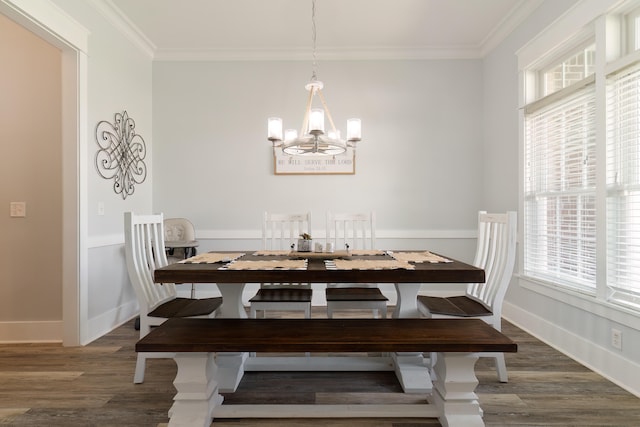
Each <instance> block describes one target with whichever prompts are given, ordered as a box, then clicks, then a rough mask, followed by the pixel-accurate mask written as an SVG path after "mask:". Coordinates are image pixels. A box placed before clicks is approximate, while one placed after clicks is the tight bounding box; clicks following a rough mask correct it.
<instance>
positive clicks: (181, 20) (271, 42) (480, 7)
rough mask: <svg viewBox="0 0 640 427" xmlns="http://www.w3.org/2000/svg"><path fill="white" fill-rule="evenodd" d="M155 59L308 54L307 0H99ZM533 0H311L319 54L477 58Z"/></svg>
mask: <svg viewBox="0 0 640 427" xmlns="http://www.w3.org/2000/svg"><path fill="white" fill-rule="evenodd" d="M102 2H103V8H104V9H109V12H110V13H111V15H112V17H113V16H116V17H118V18H119V19H120V20H121V23H122V22H124V23H126V24H127V25H124V27H126V28H127V31H128V32H129V34H131V35H133V36H135V37H136V38H137V39H138V40H139V43H141V44H144V45H145V46H146V48H147V49H148V50H149V51H150V52H151V53H152V54H153V55H154V57H155V58H156V59H168V60H170V59H173V60H177V59H265V58H269V59H308V58H309V57H310V52H311V46H312V44H311V0H102ZM540 3H541V0H317V1H316V25H317V51H318V58H319V59H331V58H335V59H340V58H352V59H358V58H385V57H387V58H442V57H481V56H483V55H484V54H485V53H486V52H487V51H488V50H489V49H491V48H492V47H494V46H495V45H496V44H497V43H498V42H499V41H500V40H501V39H502V38H503V37H504V36H506V35H507V34H508V33H509V32H510V31H511V30H513V29H514V28H515V27H516V26H517V25H518V24H519V23H520V22H521V21H522V20H523V19H524V18H525V17H526V16H527V15H528V14H529V13H531V12H532V11H533V10H534V9H535V8H536V7H537V6H538V5H539V4H540Z"/></svg>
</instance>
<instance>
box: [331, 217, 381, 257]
mask: <svg viewBox="0 0 640 427" xmlns="http://www.w3.org/2000/svg"><path fill="white" fill-rule="evenodd" d="M326 222H327V223H326V233H327V234H326V237H325V244H326V243H333V245H334V248H335V249H336V250H344V249H346V247H347V245H349V249H375V248H376V231H375V230H376V216H375V213H374V212H368V213H332V212H327V217H326Z"/></svg>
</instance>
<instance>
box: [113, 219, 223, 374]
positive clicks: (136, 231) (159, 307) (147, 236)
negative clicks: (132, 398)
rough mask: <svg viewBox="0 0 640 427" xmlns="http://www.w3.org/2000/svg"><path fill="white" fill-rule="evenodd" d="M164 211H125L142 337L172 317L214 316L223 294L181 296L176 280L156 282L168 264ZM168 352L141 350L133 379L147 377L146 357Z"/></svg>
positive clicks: (128, 257) (131, 277) (128, 255)
mask: <svg viewBox="0 0 640 427" xmlns="http://www.w3.org/2000/svg"><path fill="white" fill-rule="evenodd" d="M163 228H164V221H163V216H162V214H158V215H135V214H133V213H132V212H125V214H124V240H125V257H126V263H127V271H128V273H129V280H130V281H131V285H132V286H133V289H134V290H135V293H136V297H137V300H138V306H139V309H140V338H142V337H144V336H145V335H147V334H148V333H149V332H150V331H151V328H152V327H153V326H157V325H160V324H162V323H163V322H164V321H166V320H167V319H169V318H172V317H215V315H216V311H217V310H218V308H219V307H220V305H221V304H222V298H220V297H214V298H203V299H192V298H180V297H178V296H177V294H176V288H175V285H174V284H173V283H163V284H159V283H154V281H153V272H154V271H155V270H156V269H158V268H161V267H165V266H166V265H168V262H167V256H166V254H165V246H164V229H163ZM171 357H173V354H169V353H138V355H137V361H136V370H135V374H134V378H133V382H134V383H141V382H143V381H144V371H145V365H146V360H147V359H149V358H171Z"/></svg>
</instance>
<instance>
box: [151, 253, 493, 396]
mask: <svg viewBox="0 0 640 427" xmlns="http://www.w3.org/2000/svg"><path fill="white" fill-rule="evenodd" d="M154 281H155V282H156V283H160V284H162V283H215V284H216V285H217V287H218V289H219V290H220V293H221V295H222V300H223V303H222V305H221V307H220V309H219V313H218V317H221V318H245V317H247V312H246V308H245V307H244V306H243V303H242V293H243V290H244V288H245V285H246V284H248V283H258V284H259V283H312V284H329V283H356V284H357V283H391V284H393V285H394V288H395V291H396V293H397V301H396V306H395V309H394V312H393V315H392V317H394V318H412V317H413V318H415V317H420V316H421V314H420V312H419V310H418V306H417V295H418V292H419V291H420V289H421V287H422V285H423V284H429V283H432V284H433V283H438V284H446V283H484V281H485V273H484V270H483V269H481V268H477V267H475V266H473V265H471V264H467V263H465V262H462V261H458V260H456V259H454V258H451V257H448V256H446V255H442V254H438V253H434V252H431V251H428V250H417V251H416V250H406V251H395V250H394V251H390V250H363V251H357V250H351V251H335V252H332V253H324V252H295V251H292V250H291V251H288V250H282V251H260V250H259V251H255V250H253V251H251V250H250V251H214V252H206V253H201V254H199V255H196V256H193V257H190V258H188V259H186V260H182V261H180V262H177V263H174V264H170V265H168V266H165V267H161V268H158V269H156V270H155V271H154ZM218 369H221V370H222V372H221V375H220V380H219V387H220V390H221V391H235V389H236V388H237V386H238V384H239V382H240V380H241V379H242V376H243V374H244V372H245V371H249V370H254V371H255V370H287V371H300V370H303V371H304V370H306V371H330V370H332V371H337V370H348V371H356V370H361V371H368V370H395V372H396V374H397V377H398V379H399V381H400V384H401V385H402V387H403V389H404V391H405V392H411V393H422V392H430V391H431V387H432V384H431V375H430V372H429V370H428V368H427V367H426V365H425V363H424V360H423V355H422V354H417V353H395V354H392V355H382V356H378V357H372V356H370V355H365V356H354V357H344V356H341V357H330V356H318V357H309V356H308V355H306V356H302V357H297V358H294V357H292V356H286V357H284V358H283V357H248V354H246V353H228V354H220V355H219V364H218Z"/></svg>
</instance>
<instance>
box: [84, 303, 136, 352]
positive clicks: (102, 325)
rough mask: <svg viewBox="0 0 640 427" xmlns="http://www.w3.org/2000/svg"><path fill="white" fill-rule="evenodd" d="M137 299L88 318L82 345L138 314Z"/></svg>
mask: <svg viewBox="0 0 640 427" xmlns="http://www.w3.org/2000/svg"><path fill="white" fill-rule="evenodd" d="M138 312H139V310H138V303H137V301H135V300H134V301H130V302H128V303H126V304H123V305H121V306H119V307H116V308H114V309H112V310H109V311H108V312H106V313H102V314H101V315H100V316H98V317H94V318H91V319H89V321H88V324H87V334H86V336H87V339H86V342H83V343H82V345H86V344H89V343H90V342H92V341H94V340H96V339H98V338H100V337H101V336H103V335H105V334H107V333H109V332H111V331H112V330H114V329H115V328H117V327H118V326H121V325H122V324H124V323H126V322H128V321H129V320H131V319H133V318H134V317H135V316H137V315H138Z"/></svg>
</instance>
